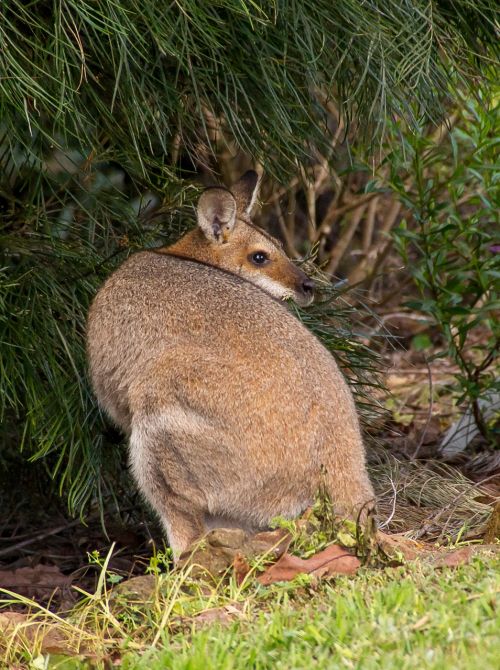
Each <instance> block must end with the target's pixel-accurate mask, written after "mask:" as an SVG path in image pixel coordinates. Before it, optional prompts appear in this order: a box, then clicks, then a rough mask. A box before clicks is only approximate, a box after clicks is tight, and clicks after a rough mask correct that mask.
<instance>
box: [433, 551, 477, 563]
mask: <svg viewBox="0 0 500 670" xmlns="http://www.w3.org/2000/svg"><path fill="white" fill-rule="evenodd" d="M475 553H477V552H475V551H474V547H462V548H461V549H455V550H454V551H448V552H446V554H440V555H437V556H436V558H435V560H434V563H433V564H434V567H435V568H458V567H459V566H460V565H466V564H467V563H470V561H471V559H472V557H473V556H474V554H475Z"/></svg>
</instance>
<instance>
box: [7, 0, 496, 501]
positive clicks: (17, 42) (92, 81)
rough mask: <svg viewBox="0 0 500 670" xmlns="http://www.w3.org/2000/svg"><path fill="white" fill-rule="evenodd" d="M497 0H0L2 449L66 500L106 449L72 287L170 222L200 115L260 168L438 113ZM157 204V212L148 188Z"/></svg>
mask: <svg viewBox="0 0 500 670" xmlns="http://www.w3.org/2000/svg"><path fill="white" fill-rule="evenodd" d="M496 8H497V3H496V1H495V0H367V1H366V2H359V0H338V1H336V2H331V0H314V1H313V2H311V0H274V1H271V2H263V1H261V0H251V1H250V0H213V1H210V2H207V1H206V0H178V1H176V2H169V3H165V2H163V1H162V0H141V2H137V0H57V2H54V1H53V0H31V1H30V2H26V1H25V0H9V1H8V2H4V3H2V4H1V7H0V46H1V49H0V255H1V259H0V341H1V358H0V367H1V370H0V372H1V381H0V416H1V419H2V428H1V436H2V437H1V439H2V450H1V452H0V464H2V465H3V468H4V470H6V469H8V468H10V467H12V462H11V459H12V458H16V456H12V454H17V453H18V452H19V450H20V449H21V448H22V449H23V451H22V455H21V459H26V458H29V457H36V458H38V459H39V461H38V462H39V463H40V464H41V465H43V466H45V468H46V470H47V471H49V472H50V474H51V476H52V477H53V478H54V482H55V483H56V485H57V487H58V488H59V490H60V491H61V492H63V493H64V495H65V496H66V497H67V499H68V501H69V503H70V507H71V508H72V509H74V510H77V509H81V508H82V506H83V505H84V503H85V502H86V501H87V500H88V499H89V498H90V497H92V496H93V495H94V494H95V492H96V491H97V490H98V482H100V481H101V477H100V475H101V465H102V463H103V461H109V453H110V452H109V450H108V449H106V448H105V445H104V444H103V442H105V441H106V438H105V437H104V435H105V433H104V432H103V425H102V421H101V418H100V417H99V415H98V413H97V411H96V410H95V408H94V403H93V400H92V398H91V395H90V393H89V389H88V385H87V381H86V376H85V356H84V344H83V334H84V327H85V315H86V311H87V308H88V304H89V301H90V299H91V297H92V295H93V293H94V292H95V290H96V287H97V286H98V285H99V284H100V282H101V281H102V279H103V277H104V276H105V275H106V274H107V273H108V272H109V270H110V269H111V268H112V267H113V265H114V264H115V263H116V262H118V261H119V260H121V259H122V258H123V257H124V256H125V255H126V254H127V253H129V252H130V250H134V249H135V248H137V247H139V246H140V245H143V244H148V243H154V242H155V241H158V240H159V239H164V238H167V237H169V236H175V235H176V234H177V233H178V226H179V218H178V217H176V216H175V213H176V211H177V208H178V207H179V206H180V205H181V204H182V202H183V201H184V199H185V196H186V193H187V195H188V196H189V193H190V190H189V187H188V185H189V177H190V176H192V175H193V173H194V172H195V170H196V166H197V164H198V163H199V161H200V160H202V157H203V156H208V157H210V147H211V144H212V142H213V139H214V120H215V123H216V124H217V123H218V124H222V126H223V127H224V131H225V132H226V133H227V134H229V135H230V136H231V137H233V138H234V140H235V141H236V142H237V143H238V145H239V146H240V147H241V148H242V149H243V150H244V151H246V152H247V153H248V154H249V155H251V156H252V157H254V158H255V159H256V160H258V161H260V162H261V163H262V164H263V165H264V167H265V168H266V169H267V170H268V171H270V172H272V173H273V174H274V175H276V176H277V177H278V178H279V177H280V176H282V175H284V174H290V173H291V172H293V171H294V170H297V169H298V166H300V165H301V164H307V162H308V160H309V158H310V156H311V153H312V152H313V151H314V147H315V146H318V147H319V146H322V145H326V144H328V143H329V142H330V140H331V137H330V132H331V129H330V126H329V123H328V117H327V113H326V108H327V105H328V102H329V101H332V102H333V104H334V105H335V106H336V108H337V109H338V110H339V112H340V114H341V116H342V117H343V118H344V119H345V120H346V121H347V122H349V121H353V120H355V121H356V126H357V127H358V128H359V129H360V130H359V137H360V138H365V139H366V138H368V139H369V140H370V141H371V140H373V139H376V138H377V137H380V136H381V135H383V133H384V123H385V120H386V119H387V118H388V117H389V116H397V117H399V118H404V119H405V120H406V122H407V123H408V124H409V125H410V126H411V125H412V124H417V122H419V123H420V122H421V121H422V119H423V118H424V119H425V118H427V119H430V120H436V119H438V118H439V115H440V113H441V111H442V109H443V106H444V105H446V98H447V96H450V95H453V88H454V87H455V86H457V85H460V86H461V87H463V86H464V85H465V86H473V84H474V81H475V79H476V77H478V76H481V72H482V70H483V69H484V68H486V67H488V66H489V63H490V62H491V58H492V56H493V55H494V53H493V52H494V50H495V48H496V47H495V45H496V43H497V35H496V33H495V20H496V19H497V18H498V16H497V14H496V12H497V9H496ZM151 202H152V203H156V204H157V205H158V204H161V207H160V208H159V210H158V207H157V212H156V213H158V211H161V212H163V216H162V218H161V220H160V218H159V217H158V216H152V215H151V209H152V208H151V207H149V205H150V203H151Z"/></svg>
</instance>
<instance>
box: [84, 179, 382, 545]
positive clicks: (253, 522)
mask: <svg viewBox="0 0 500 670" xmlns="http://www.w3.org/2000/svg"><path fill="white" fill-rule="evenodd" d="M244 179H246V180H247V181H249V177H248V176H245V178H244ZM255 187H256V184H255V183H254V184H253V188H251V189H248V190H249V195H248V197H247V198H246V199H244V198H243V196H241V193H240V194H239V201H238V199H237V198H236V197H235V198H234V203H235V211H234V218H235V221H234V222H233V225H232V229H231V230H229V232H228V233H226V232H225V228H224V226H225V225H226V224H227V221H228V220H230V219H231V216H232V214H231V206H230V205H231V199H230V198H228V197H227V195H226V194H228V192H227V191H223V190H222V189H213V190H214V191H215V190H219V191H221V192H222V194H223V195H221V199H220V200H219V199H218V198H217V197H216V194H214V193H210V190H209V191H207V192H206V193H208V194H210V198H209V199H208V200H207V198H205V201H206V202H205V204H207V202H208V205H207V207H206V209H204V210H203V211H204V213H206V212H208V214H207V217H206V218H207V221H208V223H207V222H203V221H202V222H200V219H201V218H202V217H201V216H200V211H199V212H198V221H199V224H200V231H199V232H196V231H195V232H194V233H189V234H188V236H189V237H187V239H186V238H183V240H184V241H183V240H180V242H179V243H177V244H176V245H173V246H172V247H170V248H163V249H158V250H154V251H145V252H140V253H137V254H135V255H133V256H132V257H130V258H129V259H128V260H127V261H126V262H125V263H124V264H123V265H122V266H121V267H120V268H119V269H118V270H117V271H116V272H114V273H113V274H112V275H111V277H110V278H109V279H108V280H107V282H106V283H105V284H104V286H103V287H102V288H101V290H100V291H99V293H98V294H97V296H96V298H95V300H94V303H93V305H92V307H91V310H90V314H89V323H88V353H89V361H90V370H91V377H92V381H93V384H94V389H95V392H96V395H97V398H98V400H99V402H100V404H101V406H102V407H103V408H104V409H105V410H106V412H107V413H108V414H109V415H110V416H111V418H112V419H113V420H114V421H115V422H116V424H117V425H118V426H120V427H121V428H122V429H123V430H124V431H125V432H126V433H127V435H128V436H129V440H130V458H131V464H132V471H133V473H134V476H135V478H136V480H137V482H138V484H139V487H140V489H141V490H142V492H143V494H144V495H145V497H146V498H147V500H148V501H149V502H150V504H151V505H152V506H153V508H154V509H155V510H156V511H157V513H158V514H159V516H160V518H161V520H162V522H163V524H164V527H165V529H166V532H167V535H168V539H169V542H170V544H171V546H172V547H173V549H174V552H175V553H176V554H177V555H178V554H180V553H181V552H182V551H184V550H186V549H187V548H188V547H189V545H190V543H191V542H193V541H194V540H195V539H197V538H198V537H199V536H200V535H202V534H203V533H204V532H205V530H206V529H207V528H209V527H213V526H214V525H239V526H242V527H244V528H248V529H252V528H255V529H256V528H263V527H266V526H267V525H268V524H269V521H270V519H271V518H273V517H274V516H277V515H283V516H286V517H293V516H296V515H298V514H299V513H300V512H301V511H303V510H304V509H305V508H306V507H307V506H308V505H310V504H311V502H312V501H313V499H314V496H315V494H316V492H317V490H318V488H319V486H320V484H321V483H322V480H323V483H324V484H325V485H326V487H327V489H328V491H329V492H330V494H331V496H332V499H333V500H334V502H335V504H336V506H337V508H338V510H339V511H340V512H342V513H345V514H347V515H356V514H357V513H358V511H359V510H360V509H361V508H362V507H363V506H364V505H367V504H368V505H369V506H370V505H371V506H372V505H373V490H372V488H371V485H370V482H369V479H368V476H367V473H366V468H365V460H364V450H363V444H362V440H361V436H360V431H359V425H358V419H357V415H356V410H355V407H354V403H353V400H352V396H351V393H350V390H349V388H348V386H347V384H346V383H345V381H344V378H343V376H342V374H341V373H340V371H339V369H338V367H337V365H336V363H335V361H334V359H333V358H332V356H331V355H330V354H329V352H328V351H327V350H326V349H325V348H324V347H323V346H322V345H321V343H320V342H319V341H318V340H317V339H316V338H315V337H314V336H313V335H312V334H311V333H310V332H309V331H308V330H307V329H306V328H305V327H304V326H303V325H302V324H301V323H300V322H299V321H298V320H297V319H296V318H295V317H294V316H293V315H292V314H291V313H290V312H289V311H288V309H287V308H286V306H285V305H284V304H283V303H282V302H281V301H279V300H278V299H276V297H277V294H278V293H279V291H278V287H280V289H279V290H280V291H281V295H280V296H279V297H284V296H288V295H290V294H292V295H293V296H294V297H296V299H299V300H301V301H302V302H307V301H308V300H310V298H311V284H310V280H308V279H307V277H306V276H305V275H304V274H303V273H302V272H301V271H299V270H298V269H297V268H296V267H295V266H293V264H292V263H291V262H290V261H288V260H287V259H286V257H285V256H284V254H283V253H282V251H281V249H280V247H279V244H278V243H277V242H276V241H274V240H273V239H272V238H269V236H267V235H266V234H264V233H263V232H261V231H259V230H258V229H256V228H255V227H254V226H252V225H251V224H250V223H249V222H248V221H246V219H245V216H246V215H245V211H246V210H245V209H244V208H245V207H248V205H249V203H250V201H251V199H252V198H253V197H254V190H255ZM238 188H240V189H242V187H241V184H239V187H238ZM238 188H236V189H235V191H236V192H238ZM242 190H243V189H242ZM229 195H231V194H229ZM231 197H232V196H231ZM221 200H222V204H221ZM202 201H203V196H202V198H201V199H200V203H201V204H203V202H202ZM242 203H243V204H242ZM214 219H217V221H215V225H214ZM203 226H205V228H207V227H208V228H210V229H211V230H212V231H213V230H215V231H216V232H215V233H213V239H212V241H209V240H208V237H207V234H206V232H205V231H204V230H203ZM244 227H247V228H248V230H247V229H246V228H244ZM238 228H241V230H240V231H239V232H238ZM225 234H226V240H225V241H224V235H225ZM199 235H202V236H203V238H201V237H199V238H198V242H199V244H198V246H197V236H199ZM209 235H210V232H209ZM233 236H236V238H237V239H234V237H233ZM259 236H260V237H259ZM231 238H233V239H232V242H233V243H234V245H235V249H234V250H232V251H231V250H227V253H226V250H224V249H223V248H222V247H223V246H224V245H227V244H229V240H231ZM205 240H208V248H207V249H203V246H204V245H205ZM255 245H257V247H258V248H257V247H256V246H255ZM219 246H220V247H221V248H219ZM237 249H239V251H240V257H239V260H238V261H237V264H236V265H235V266H234V267H233V269H232V270H231V269H230V268H228V265H229V264H230V261H229V260H228V259H230V258H233V259H234V257H235V256H236V255H237V254H236V251H237ZM242 250H243V251H244V253H242ZM229 252H230V253H229ZM188 253H189V254H190V255H189V256H188V255H187V254H188ZM225 253H226V255H225V256H224V254H225ZM261 253H263V254H265V255H266V258H267V260H266V261H265V262H261V261H262V259H261V258H260V256H258V257H257V261H258V262H257V263H256V264H253V267H252V266H251V265H250V264H251V263H252V260H251V259H252V257H253V256H254V255H255V254H261ZM210 254H212V258H210V259H208V260H207V255H210ZM217 257H218V258H219V259H220V258H221V257H223V260H222V262H221V261H220V260H219V262H218V263H217V265H216V259H217ZM243 257H244V258H245V259H246V260H247V261H248V263H249V265H248V267H247V269H243V270H242V269H241V264H242V258H243ZM248 259H250V260H248ZM210 260H211V261H212V262H210ZM238 263H239V265H238ZM285 263H287V264H288V265H287V266H286V265H285ZM279 264H283V267H282V268H281V270H279V271H278V270H277V268H276V265H279ZM273 265H274V267H273ZM259 269H260V273H259V272H257V270H259ZM266 269H267V271H268V272H269V271H271V272H274V275H273V276H272V277H271V278H269V275H268V274H266V273H265V272H264V270H266ZM252 273H253V274H252ZM255 274H258V275H259V277H258V279H257V281H255V277H254V275H255ZM262 277H264V279H265V281H264V280H262ZM274 296H276V297H274Z"/></svg>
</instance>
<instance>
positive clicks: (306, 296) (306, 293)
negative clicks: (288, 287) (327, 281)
mask: <svg viewBox="0 0 500 670" xmlns="http://www.w3.org/2000/svg"><path fill="white" fill-rule="evenodd" d="M299 272H300V275H301V276H300V279H299V281H298V286H297V288H296V290H295V302H296V303H297V304H298V305H300V307H307V306H308V305H310V304H311V303H312V301H313V300H314V288H315V284H314V281H313V280H312V279H311V278H310V277H308V276H307V275H306V274H305V273H304V272H302V270H299Z"/></svg>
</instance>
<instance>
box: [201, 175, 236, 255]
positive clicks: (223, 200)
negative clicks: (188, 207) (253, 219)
mask: <svg viewBox="0 0 500 670" xmlns="http://www.w3.org/2000/svg"><path fill="white" fill-rule="evenodd" d="M196 215H197V218H198V225H199V226H200V228H201V229H202V231H203V233H204V234H205V237H206V238H207V239H208V240H209V241H210V242H214V243H215V244H222V243H223V242H226V241H227V238H228V237H229V235H230V234H231V231H232V230H233V228H234V224H235V221H236V201H235V199H234V197H233V196H232V194H231V193H230V192H229V191H227V190H226V189H224V188H218V187H214V188H207V190H206V191H204V192H203V193H202V194H201V196H200V199H199V200H198V207H197V210H196Z"/></svg>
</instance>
